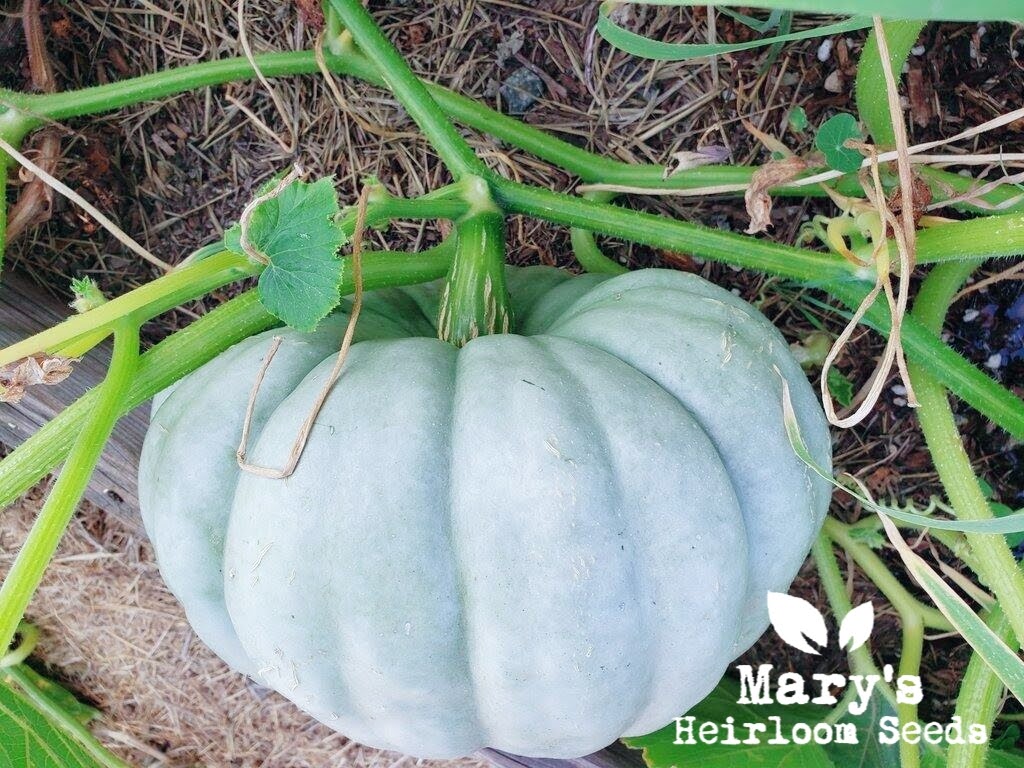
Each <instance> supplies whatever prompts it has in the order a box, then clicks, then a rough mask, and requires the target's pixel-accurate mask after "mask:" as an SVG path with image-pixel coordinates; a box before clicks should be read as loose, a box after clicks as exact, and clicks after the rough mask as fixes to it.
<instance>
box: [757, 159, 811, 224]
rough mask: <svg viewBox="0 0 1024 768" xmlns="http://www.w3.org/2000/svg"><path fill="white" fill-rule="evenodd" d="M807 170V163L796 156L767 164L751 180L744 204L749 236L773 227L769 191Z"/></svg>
mask: <svg viewBox="0 0 1024 768" xmlns="http://www.w3.org/2000/svg"><path fill="white" fill-rule="evenodd" d="M805 170H807V161H806V160H804V159H802V158H799V157H796V156H795V155H793V156H790V157H785V158H783V159H781V160H772V161H771V162H768V163H765V164H764V165H762V166H761V167H760V168H758V169H757V170H756V171H754V176H753V178H752V179H751V180H750V186H749V187H747V191H746V192H745V193H744V194H743V202H744V203H746V206H747V215H748V216H750V226H748V227H747V234H748V235H754V234H757V233H758V232H764V231H765V230H766V229H768V227H770V226H771V225H772V198H771V195H769V194H768V190H770V189H772V188H773V187H778V186H781V185H783V184H786V183H788V182H790V181H792V180H793V179H795V178H796V177H797V176H799V175H800V174H801V173H803V172H804V171H805Z"/></svg>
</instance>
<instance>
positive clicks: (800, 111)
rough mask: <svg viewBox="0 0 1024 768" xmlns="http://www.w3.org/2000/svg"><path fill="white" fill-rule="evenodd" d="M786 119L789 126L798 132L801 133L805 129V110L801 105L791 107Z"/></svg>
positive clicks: (806, 122)
mask: <svg viewBox="0 0 1024 768" xmlns="http://www.w3.org/2000/svg"><path fill="white" fill-rule="evenodd" d="M787 121H788V122H789V127H790V128H791V129H792V130H794V131H797V132H798V133H802V132H803V131H806V130H807V126H808V121H807V112H806V111H805V110H804V108H803V107H793V108H792V109H791V110H789V115H788V117H787Z"/></svg>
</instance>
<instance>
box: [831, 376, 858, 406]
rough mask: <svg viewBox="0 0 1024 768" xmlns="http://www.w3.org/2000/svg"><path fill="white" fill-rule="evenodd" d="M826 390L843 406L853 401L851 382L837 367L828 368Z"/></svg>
mask: <svg viewBox="0 0 1024 768" xmlns="http://www.w3.org/2000/svg"><path fill="white" fill-rule="evenodd" d="M826 381H827V383H828V391H829V393H830V394H831V395H832V397H834V398H835V399H836V402H837V403H839V404H840V405H841V406H843V408H848V407H849V405H850V403H852V402H853V382H852V381H850V380H849V379H848V378H847V377H846V374H844V373H843V372H842V371H840V370H839V369H837V368H829V369H828V378H827V379H826Z"/></svg>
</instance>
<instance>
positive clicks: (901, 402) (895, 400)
mask: <svg viewBox="0 0 1024 768" xmlns="http://www.w3.org/2000/svg"><path fill="white" fill-rule="evenodd" d="M892 402H893V405H898V406H899V407H900V408H902V407H903V406H905V405H906V404H907V398H905V397H894V398H893V399H892Z"/></svg>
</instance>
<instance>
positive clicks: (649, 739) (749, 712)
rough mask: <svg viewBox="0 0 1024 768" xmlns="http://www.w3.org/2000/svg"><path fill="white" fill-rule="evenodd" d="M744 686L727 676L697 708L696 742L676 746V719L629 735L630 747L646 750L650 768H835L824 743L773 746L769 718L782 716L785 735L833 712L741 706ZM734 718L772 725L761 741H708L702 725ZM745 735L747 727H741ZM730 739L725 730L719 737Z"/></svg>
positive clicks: (692, 713) (799, 707)
mask: <svg viewBox="0 0 1024 768" xmlns="http://www.w3.org/2000/svg"><path fill="white" fill-rule="evenodd" d="M739 698H740V685H739V683H738V682H737V681H736V680H733V679H731V678H724V679H723V680H722V681H721V682H720V683H719V684H718V687H716V688H715V690H714V691H712V692H711V693H710V694H709V695H708V697H707V698H706V699H704V701H702V702H701V703H700V704H698V705H697V706H696V707H694V708H693V709H692V710H690V712H688V713H687V716H692V717H694V718H696V720H695V721H694V725H693V733H694V734H695V737H694V740H695V741H697V742H698V743H696V744H676V743H675V739H676V724H675V722H672V723H670V724H669V725H667V726H666V727H664V728H662V729H661V730H660V731H655V732H654V733H650V734H648V735H646V736H636V737H631V738H626V739H623V742H624V743H625V744H626V746H627V747H632V748H633V749H642V750H643V757H644V762H645V763H646V764H647V765H648V766H649V768H736V766H740V765H744V766H746V765H750V766H755V765H756V766H758V768H796V767H797V766H799V767H800V768H835V765H836V764H835V763H833V761H832V760H831V759H830V758H829V756H828V754H827V753H826V752H825V750H824V749H823V748H822V747H821V746H820V745H818V744H815V743H813V742H812V743H810V744H804V745H799V744H796V743H794V742H791V743H789V744H786V745H779V744H768V743H767V742H768V741H769V740H770V739H771V738H772V736H774V734H775V729H776V724H775V722H774V721H772V720H769V718H770V717H777V718H779V720H780V723H781V725H780V730H781V732H782V735H783V736H785V737H786V738H788V734H789V733H790V730H791V729H792V727H793V725H794V724H795V723H806V724H809V725H812V726H813V725H814V724H815V723H818V722H821V721H822V719H823V718H824V717H825V716H826V715H827V714H828V712H829V710H828V709H826V708H825V707H816V706H810V705H787V706H780V705H778V704H770V705H756V706H755V705H749V704H738V703H737V700H738V699H739ZM730 717H731V718H733V719H734V722H735V723H737V724H740V723H743V724H745V723H759V724H763V725H765V726H766V727H767V729H768V730H767V731H766V732H765V735H764V736H763V741H762V743H760V744H735V745H729V744H722V743H720V742H719V743H715V744H707V743H703V741H704V740H702V739H700V738H699V737H698V736H697V734H699V729H700V726H701V724H702V723H716V724H718V725H719V726H721V725H722V724H724V723H726V722H727V721H726V718H730ZM737 730H738V731H740V733H741V734H743V735H741V736H740V737H739V738H740V739H743V737H744V736H745V734H746V731H745V729H742V727H741V726H739V725H737ZM724 739H725V733H724V732H720V734H719V740H720V741H721V740H724Z"/></svg>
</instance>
